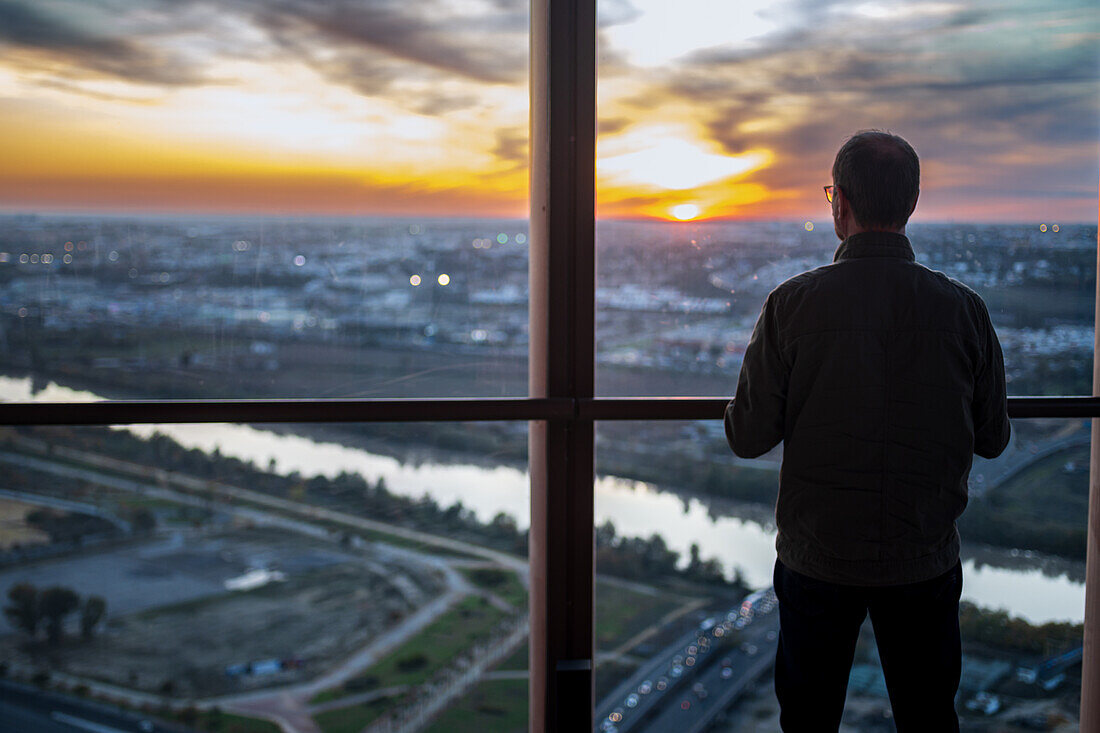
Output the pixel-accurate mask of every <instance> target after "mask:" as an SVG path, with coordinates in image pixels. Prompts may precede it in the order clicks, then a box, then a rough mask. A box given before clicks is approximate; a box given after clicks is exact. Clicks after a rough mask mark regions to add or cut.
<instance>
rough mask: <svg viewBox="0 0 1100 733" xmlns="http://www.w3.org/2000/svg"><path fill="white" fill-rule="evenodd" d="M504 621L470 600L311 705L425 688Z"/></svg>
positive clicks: (497, 612)
mask: <svg viewBox="0 0 1100 733" xmlns="http://www.w3.org/2000/svg"><path fill="white" fill-rule="evenodd" d="M504 617H505V614H504V612H502V611H500V610H498V609H496V608H494V607H493V606H491V605H490V604H489V602H488V601H486V600H485V599H484V598H481V597H479V596H470V597H467V598H465V599H463V600H462V601H460V602H459V603H458V604H456V605H455V607H454V608H453V609H451V610H450V611H449V612H448V613H446V614H445V615H443V616H442V617H440V618H439V619H437V620H436V622H435V623H433V624H432V625H431V626H429V627H428V628H426V629H424V630H423V631H421V632H420V633H419V634H417V635H416V636H414V637H413V638H412V639H410V640H409V641H407V642H405V644H404V645H402V646H401V647H399V648H398V649H397V650H395V651H394V652H393V653H392V654H390V655H389V656H387V657H386V658H385V659H383V660H382V661H380V662H379V663H378V664H375V665H374V666H373V667H370V668H369V669H367V670H366V671H365V672H363V673H362V674H361V675H359V676H358V677H355V678H353V679H351V680H349V681H348V682H346V683H345V684H344V686H343V687H341V688H336V689H334V690H325V691H323V692H321V693H318V694H317V695H316V696H315V697H314V698H313V699H312V700H310V702H311V703H313V704H317V703H321V702H327V701H329V700H336V699H339V698H341V697H344V696H346V695H349V694H352V693H353V692H357V691H361V690H363V689H369V688H373V687H395V686H398V685H419V684H422V683H423V682H425V681H427V679H428V678H429V677H431V676H432V675H433V674H434V673H435V672H437V671H439V670H440V669H443V668H445V667H447V666H449V665H450V664H451V662H452V661H453V660H454V658H455V657H457V656H458V655H459V654H460V653H461V652H463V651H464V650H466V649H469V648H470V647H471V646H473V645H474V644H477V643H479V642H482V641H485V640H487V639H489V638H490V637H491V635H492V632H493V629H494V628H495V627H496V625H497V624H499V623H500V622H501V621H502V620H504Z"/></svg>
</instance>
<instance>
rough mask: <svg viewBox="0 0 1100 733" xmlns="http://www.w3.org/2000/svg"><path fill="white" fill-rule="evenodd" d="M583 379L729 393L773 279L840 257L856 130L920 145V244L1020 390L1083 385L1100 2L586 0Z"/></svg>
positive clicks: (641, 388) (914, 231)
mask: <svg viewBox="0 0 1100 733" xmlns="http://www.w3.org/2000/svg"><path fill="white" fill-rule="evenodd" d="M600 26H601V33H600V71H599V86H598V89H599V104H600V121H599V158H598V161H597V172H598V176H597V183H598V195H599V215H600V222H599V226H598V228H597V239H598V247H599V257H598V263H599V273H598V276H599V282H598V291H597V310H598V324H597V325H598V330H597V355H598V372H597V375H598V379H597V389H598V391H599V393H600V394H603V395H628V394H636V395H662V394H677V395H688V394H690V395H724V394H729V393H730V392H732V389H733V386H734V383H735V381H736V378H737V373H738V370H739V367H740V362H741V355H742V353H743V350H744V348H745V344H746V342H747V340H748V337H749V334H750V333H751V329H752V326H753V323H754V321H755V319H756V316H757V315H758V313H759V312H760V306H761V304H762V302H763V299H764V296H765V295H766V294H767V293H768V291H770V290H771V289H772V288H774V287H775V286H776V285H778V284H779V283H780V282H782V281H783V280H785V279H787V278H789V277H791V276H793V275H796V274H798V273H799V272H802V271H804V270H807V269H811V268H814V267H817V266H820V265H824V264H827V263H829V262H831V261H832V257H833V252H834V250H835V248H836V246H837V243H838V241H837V239H836V237H835V236H834V233H833V225H832V221H831V214H830V208H829V204H828V203H827V202H826V199H825V195H824V191H823V190H822V188H823V186H825V185H826V184H830V183H832V179H831V167H832V162H833V158H834V156H835V154H836V151H837V149H838V148H839V147H840V146H841V144H842V143H843V142H844V140H845V139H846V138H847V137H848V136H850V135H851V134H853V133H854V132H856V131H858V130H860V129H865V128H883V129H889V130H891V131H893V132H895V133H897V134H900V135H902V136H903V137H905V138H907V139H908V140H909V141H910V142H911V143H912V144H913V146H914V148H915V149H916V150H917V152H918V154H919V155H920V157H921V161H922V166H921V170H922V173H921V177H922V180H921V193H920V200H919V204H918V207H917V210H916V214H915V216H914V218H913V219H912V224H911V226H910V227H909V228H908V229H907V233H908V235H909V236H910V238H911V240H912V242H913V246H914V249H915V251H916V254H917V258H918V261H920V262H922V263H924V264H926V265H928V266H929V267H932V268H934V269H937V270H942V271H943V272H945V273H947V274H948V275H950V276H952V277H955V278H957V279H959V280H961V281H962V282H964V283H966V284H967V285H969V286H971V287H973V288H975V289H977V290H978V291H979V292H980V293H981V294H982V295H983V296H984V297H985V298H986V299H987V301H988V303H989V305H990V309H991V311H992V315H993V320H994V323H995V325H996V326H997V327H998V329H999V331H1000V332H1002V333H1003V341H1004V345H1005V349H1006V357H1007V361H1008V367H1009V376H1010V377H1011V378H1012V384H1011V392H1012V393H1013V394H1085V393H1088V392H1089V387H1090V382H1089V375H1090V374H1091V344H1092V341H1091V331H1092V326H1093V323H1092V321H1093V313H1094V308H1093V303H1094V295H1095V275H1096V272H1095V271H1096V266H1095V258H1096V253H1095V247H1096V226H1095V222H1096V217H1097V209H1096V202H1097V180H1098V178H1100V169H1098V162H1097V156H1096V154H1095V150H1096V143H1097V135H1098V133H1100V129H1098V127H1097V124H1096V120H1097V118H1098V114H1100V95H1097V93H1096V89H1097V81H1100V49H1098V47H1097V45H1096V44H1095V43H1093V42H1092V36H1091V35H1090V33H1095V32H1096V31H1097V30H1098V29H1100V20H1098V18H1097V16H1096V14H1095V13H1094V12H1091V8H1089V7H1088V5H1087V3H1080V2H1077V0H1059V1H1057V2H1050V3H1043V4H1042V5H1035V4H1028V3H1009V4H1005V3H995V2H991V1H989V0H979V1H978V2H974V3H968V4H966V5H965V6H963V5H957V4H955V5H952V4H946V3H934V2H924V1H922V0H906V1H904V2H870V3H854V4H843V3H814V4H792V3H783V2H780V3H776V2H771V1H770V0H750V1H748V2H737V3H713V2H707V1H706V0H685V1H684V2H679V3H667V2H662V1H661V0H635V1H634V2H631V3H619V2H607V3H602V4H601V5H600Z"/></svg>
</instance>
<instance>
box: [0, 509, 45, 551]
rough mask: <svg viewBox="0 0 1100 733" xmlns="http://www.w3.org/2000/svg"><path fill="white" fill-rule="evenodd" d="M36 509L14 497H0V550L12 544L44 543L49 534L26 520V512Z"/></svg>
mask: <svg viewBox="0 0 1100 733" xmlns="http://www.w3.org/2000/svg"><path fill="white" fill-rule="evenodd" d="M35 509H37V507H36V506H34V505H33V504H24V503H23V502H21V501H15V500H14V499H0V550H6V549H8V548H9V547H11V546H13V545H23V546H26V545H44V544H47V543H48V542H49V541H50V536H49V535H48V534H46V533H45V532H43V531H42V530H40V529H35V528H34V527H31V526H29V525H28V524H27V522H26V516H27V512H30V511H34V510H35Z"/></svg>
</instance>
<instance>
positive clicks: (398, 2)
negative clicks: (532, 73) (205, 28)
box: [242, 0, 527, 83]
mask: <svg viewBox="0 0 1100 733" xmlns="http://www.w3.org/2000/svg"><path fill="white" fill-rule="evenodd" d="M242 4H243V3H242ZM249 4H250V5H251V4H252V3H249ZM255 5H256V7H255V10H254V14H253V18H254V20H255V21H256V22H257V24H258V25H260V26H261V27H268V28H272V29H275V30H278V31H279V37H280V38H283V39H286V38H287V37H288V36H293V35H299V38H298V39H296V40H301V37H305V38H309V39H310V40H311V41H314V42H317V43H319V44H320V45H318V46H316V48H317V50H318V51H328V52H331V51H332V50H336V51H338V52H345V53H346V52H347V51H349V50H358V51H361V50H363V49H370V50H374V51H378V52H381V53H382V54H384V55H385V56H387V57H389V58H392V59H400V60H403V61H406V62H409V63H410V64H415V65H418V66H421V67H423V68H427V69H435V70H437V71H440V72H443V73H445V74H449V75H456V76H460V77H464V78H467V79H470V80H473V81H479V82H485V83H515V82H517V81H521V80H523V79H524V78H526V71H525V68H526V63H527V49H526V29H527V20H526V17H527V16H526V14H525V13H524V11H523V10H522V9H521V6H517V5H516V4H514V3H510V2H509V3H504V2H499V3H495V4H494V6H493V7H487V8H485V11H484V12H482V13H470V14H457V13H454V12H453V11H449V10H448V8H447V5H446V4H445V3H442V2H439V1H438V0H420V1H419V2H415V3H410V2H404V1H403V0H372V1H371V2H351V1H350V0H332V1H330V2H323V3H320V2H315V1H314V0H281V1H280V2H275V3H257V4H255ZM502 5H504V6H507V8H508V9H504V10H502V9H501V7H500V6H502ZM295 48H298V49H300V48H301V44H300V43H295Z"/></svg>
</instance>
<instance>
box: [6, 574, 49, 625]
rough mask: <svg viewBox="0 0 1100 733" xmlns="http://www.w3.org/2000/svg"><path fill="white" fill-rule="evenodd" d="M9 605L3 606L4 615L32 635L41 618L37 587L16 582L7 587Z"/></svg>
mask: <svg viewBox="0 0 1100 733" xmlns="http://www.w3.org/2000/svg"><path fill="white" fill-rule="evenodd" d="M8 600H10V601H11V605H8V606H5V607H4V615H5V616H7V617H8V620H9V621H11V623H12V625H13V626H15V627H16V628H18V629H22V630H23V631H26V632H27V634H28V635H29V636H31V637H32V638H33V637H34V635H35V633H36V632H37V631H38V624H39V622H40V621H41V620H42V615H41V612H40V611H39V606H38V589H37V588H35V587H34V586H33V585H31V584H30V583H17V584H16V585H13V586H12V587H11V588H9V589H8Z"/></svg>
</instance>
